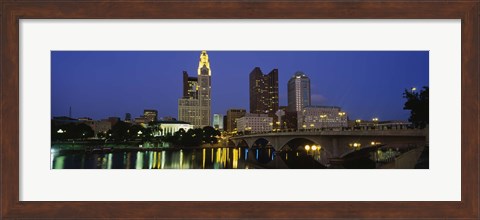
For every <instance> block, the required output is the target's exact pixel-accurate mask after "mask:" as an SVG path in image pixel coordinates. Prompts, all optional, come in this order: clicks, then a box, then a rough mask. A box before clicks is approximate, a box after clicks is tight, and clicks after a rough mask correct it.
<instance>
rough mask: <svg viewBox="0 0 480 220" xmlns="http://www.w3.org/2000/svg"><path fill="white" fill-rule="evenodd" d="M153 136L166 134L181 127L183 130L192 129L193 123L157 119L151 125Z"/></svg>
mask: <svg viewBox="0 0 480 220" xmlns="http://www.w3.org/2000/svg"><path fill="white" fill-rule="evenodd" d="M153 128H154V129H153V131H154V132H153V136H155V137H158V136H168V135H173V134H175V132H177V131H179V130H180V129H183V130H184V131H185V132H186V131H188V130H190V129H193V125H191V124H189V123H187V122H184V121H159V122H158V123H156V124H155V125H154V126H153Z"/></svg>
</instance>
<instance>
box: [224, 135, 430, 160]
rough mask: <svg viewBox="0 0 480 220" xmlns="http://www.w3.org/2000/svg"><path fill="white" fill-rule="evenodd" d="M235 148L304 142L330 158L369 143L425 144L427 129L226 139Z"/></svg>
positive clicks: (290, 145) (279, 146)
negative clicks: (353, 146)
mask: <svg viewBox="0 0 480 220" xmlns="http://www.w3.org/2000/svg"><path fill="white" fill-rule="evenodd" d="M229 141H231V142H230V144H231V145H232V144H233V145H235V146H236V147H240V146H244V147H249V148H251V147H255V146H265V145H266V146H271V147H273V148H274V149H275V150H276V151H278V150H282V149H285V148H290V149H296V148H298V147H303V146H304V145H305V143H308V144H315V145H320V146H321V147H322V150H325V151H326V153H327V154H328V155H329V156H330V157H338V156H340V155H342V154H343V153H345V152H347V151H349V150H351V148H350V147H349V145H352V144H354V143H356V144H360V146H361V147H366V146H370V145H371V143H372V142H374V143H377V144H378V143H381V144H385V145H386V146H391V147H407V146H425V145H428V129H399V130H347V131H342V130H339V131H334V130H323V131H321V130H320V131H295V132H270V133H256V134H247V135H239V136H234V137H231V138H229Z"/></svg>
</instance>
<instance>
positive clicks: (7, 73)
mask: <svg viewBox="0 0 480 220" xmlns="http://www.w3.org/2000/svg"><path fill="white" fill-rule="evenodd" d="M0 8H1V11H0V16H1V23H0V33H1V44H0V45H1V46H0V49H1V57H0V58H1V63H0V69H1V74H0V85H1V90H0V92H1V94H0V95H1V100H0V101H1V114H0V143H1V146H0V148H1V152H0V157H1V195H2V196H1V217H0V218H5V219H8V218H11V219H13V218H15V219H17V218H46V219H52V218H75V219H77V218H87V219H90V218H178V217H183V218H275V219H278V218H289V219H290V218H354V217H355V218H412V219H420V218H462V219H478V218H480V215H479V197H480V196H479V190H478V189H479V166H480V164H479V134H480V132H479V113H480V112H479V94H480V92H479V91H480V90H479V83H480V79H479V62H478V61H479V51H480V47H479V17H480V13H479V12H480V3H479V1H478V0H459V1H451V0H450V1H448V0H447V1H440V0H439V1H435V0H434V1H431V0H425V1H413V0H412V1H409V0H404V1H396V0H393V1H378V0H369V1H364V2H358V1H354V0H347V1H336V2H332V1H327V2H318V1H314V2H311V1H309V2H305V1H301V2H295V1H238V2H221V1H219V0H217V1H201V2H200V1H193V2H187V1H161V2H158V1H156V2H153V1H134V0H130V1H128V0H116V1H115V0H113V1H108V0H105V1H91V0H85V1H75V0H58V1H55V0H36V1H35V0H3V1H0ZM27 18H28V19H140V18H141V19H153V18H155V19H172V18H176V19H179V18H180V19H187V18H188V19H194V18H202V19H226V18H242V19H252V18H257V19H285V18H292V19H307V18H319V19H327V18H328V19H461V20H462V28H461V32H462V33H461V34H462V37H461V39H462V62H461V65H462V68H461V73H462V76H461V83H462V88H461V94H462V98H461V103H462V108H461V114H462V116H461V120H462V122H461V123H462V125H461V129H462V135H461V139H462V141H461V157H462V161H461V167H462V170H461V178H462V179H461V183H462V187H461V190H462V191H461V201H460V202H285V201H283V202H280V201H279V202H21V201H19V129H20V128H19V19H27ZM452 147H460V146H452Z"/></svg>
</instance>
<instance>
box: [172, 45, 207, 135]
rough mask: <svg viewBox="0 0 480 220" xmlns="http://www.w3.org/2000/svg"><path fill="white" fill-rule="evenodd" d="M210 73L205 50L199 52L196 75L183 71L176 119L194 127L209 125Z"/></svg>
mask: <svg viewBox="0 0 480 220" xmlns="http://www.w3.org/2000/svg"><path fill="white" fill-rule="evenodd" d="M211 75H212V71H211V69H210V62H209V60H208V54H207V52H206V51H202V53H201V54H200V61H199V63H198V76H197V77H188V74H187V73H186V72H185V71H184V72H183V97H182V98H181V99H179V100H178V119H179V120H180V121H186V122H188V123H190V124H192V125H193V126H194V127H195V128H203V127H205V126H210V125H211V123H212V121H211V115H210V114H211V113H210V112H211V94H210V93H211Z"/></svg>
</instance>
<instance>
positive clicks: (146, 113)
mask: <svg viewBox="0 0 480 220" xmlns="http://www.w3.org/2000/svg"><path fill="white" fill-rule="evenodd" d="M143 117H144V118H145V120H146V121H147V123H148V122H155V121H157V120H158V118H157V117H158V111H157V110H153V109H145V110H143Z"/></svg>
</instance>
